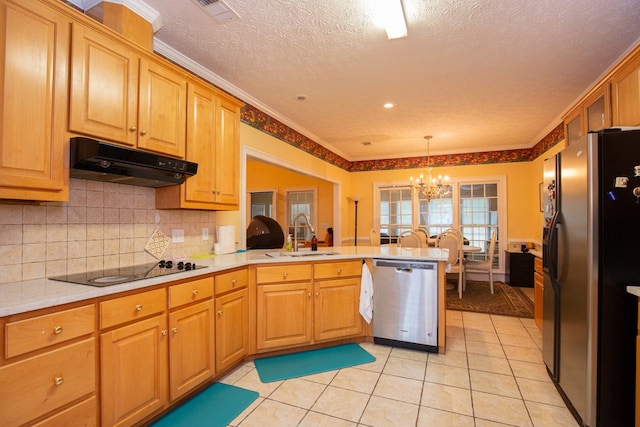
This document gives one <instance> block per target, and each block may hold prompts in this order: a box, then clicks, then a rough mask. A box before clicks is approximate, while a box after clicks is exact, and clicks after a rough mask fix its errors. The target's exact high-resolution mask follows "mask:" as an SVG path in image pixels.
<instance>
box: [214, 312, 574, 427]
mask: <svg viewBox="0 0 640 427" xmlns="http://www.w3.org/2000/svg"><path fill="white" fill-rule="evenodd" d="M446 334H447V351H446V353H445V354H435V353H425V352H419V351H412V350H406V349H400V348H392V347H386V346H381V345H376V344H373V343H362V344H361V345H362V347H363V348H365V349H366V350H367V351H369V352H370V353H371V354H373V355H374V356H375V357H376V361H375V362H372V363H368V364H365V365H359V366H356V367H352V368H346V369H340V370H338V371H331V372H326V373H322V374H317V375H310V376H306V377H302V378H296V379H291V380H286V381H279V382H274V383H268V384H264V383H262V382H260V379H259V377H258V374H257V372H256V369H255V366H254V364H253V362H250V363H246V364H244V365H242V366H239V367H238V368H237V369H236V370H234V371H233V372H232V373H230V374H229V375H227V376H226V377H225V378H224V379H223V380H222V382H224V383H227V384H233V385H236V386H238V387H243V388H247V389H250V390H255V391H257V392H259V393H260V397H259V398H258V399H257V400H256V401H255V402H254V403H253V404H252V405H251V406H250V407H249V408H247V409H246V410H245V411H244V412H243V413H242V414H240V415H239V416H238V417H237V418H236V419H235V420H234V421H233V422H232V423H231V425H232V426H234V427H235V426H238V427H250V426H260V427H287V426H323V427H324V426H328V427H331V426H402V427H404V426H416V427H426V426H445V427H446V426H456V427H457V426H461V427H464V426H470V427H473V426H475V427H485V426H486V427H489V426H493V427H496V426H518V427H520V426H535V427H545V426H549V427H560V426H572V427H574V426H577V425H578V424H577V423H576V421H575V420H574V419H573V417H572V416H571V414H570V413H569V410H568V409H567V408H566V406H565V404H564V402H563V401H562V398H561V397H560V395H559V394H558V392H557V390H556V389H555V387H554V386H553V384H552V383H551V380H550V379H549V376H548V375H547V372H546V370H545V367H544V364H543V362H542V356H541V351H540V347H541V345H542V344H541V341H542V333H541V331H540V330H539V329H538V328H537V327H536V325H535V323H534V321H533V319H520V318H515V317H505V316H494V315H488V314H480V313H467V312H460V311H447V331H446Z"/></svg>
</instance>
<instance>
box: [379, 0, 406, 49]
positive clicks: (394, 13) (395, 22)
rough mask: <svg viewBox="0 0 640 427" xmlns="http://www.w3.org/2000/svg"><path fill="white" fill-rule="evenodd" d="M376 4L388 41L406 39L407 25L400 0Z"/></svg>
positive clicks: (388, 0)
mask: <svg viewBox="0 0 640 427" xmlns="http://www.w3.org/2000/svg"><path fill="white" fill-rule="evenodd" d="M378 4H379V7H380V13H381V14H382V17H383V19H384V21H385V23H384V27H385V29H386V30H387V37H388V38H389V40H391V39H399V38H402V37H407V23H406V22H405V20H404V12H403V10H402V2H401V0H378Z"/></svg>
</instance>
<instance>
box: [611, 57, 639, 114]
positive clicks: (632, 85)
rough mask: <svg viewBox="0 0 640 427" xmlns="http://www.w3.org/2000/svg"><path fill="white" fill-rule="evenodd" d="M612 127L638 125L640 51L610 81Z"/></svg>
mask: <svg viewBox="0 0 640 427" xmlns="http://www.w3.org/2000/svg"><path fill="white" fill-rule="evenodd" d="M611 98H612V116H613V125H614V126H639V125H640V50H638V52H637V53H636V56H635V57H634V58H632V59H631V60H630V61H629V62H628V63H627V64H625V65H624V66H623V67H622V68H621V69H620V70H619V71H617V72H616V73H615V74H614V76H613V78H612V79H611Z"/></svg>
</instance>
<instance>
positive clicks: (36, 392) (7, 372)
mask: <svg viewBox="0 0 640 427" xmlns="http://www.w3.org/2000/svg"><path fill="white" fill-rule="evenodd" d="M95 352H96V345H95V339H94V338H90V339H88V340H85V341H80V342H79V343H76V344H71V345H68V346H66V347H63V348H60V349H58V350H53V351H51V352H48V353H45V354H41V355H38V356H35V357H32V358H29V359H26V360H23V361H21V362H17V363H14V364H11V365H7V366H4V367H2V368H0V378H2V381H1V382H0V402H2V404H1V405H0V420H2V425H3V426H4V427H9V426H17V425H21V424H23V423H26V422H27V421H29V420H32V419H34V418H36V417H39V416H42V415H44V414H46V413H48V412H50V411H53V410H54V409H56V408H59V407H61V406H62V405H66V404H67V403H69V402H72V401H73V400H76V399H78V398H80V397H82V396H85V395H88V394H89V393H92V392H94V391H95V388H96V378H95V374H96V354H95Z"/></svg>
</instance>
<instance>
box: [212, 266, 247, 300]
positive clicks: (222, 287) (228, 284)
mask: <svg viewBox="0 0 640 427" xmlns="http://www.w3.org/2000/svg"><path fill="white" fill-rule="evenodd" d="M248 281H249V274H248V272H247V269H246V268H243V269H242V270H235V271H231V272H229V273H223V274H218V275H217V276H216V277H215V287H216V296H217V295H221V294H224V293H226V292H229V291H233V290H238V289H242V288H244V287H246V286H247V284H248Z"/></svg>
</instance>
